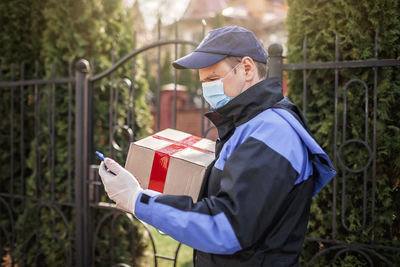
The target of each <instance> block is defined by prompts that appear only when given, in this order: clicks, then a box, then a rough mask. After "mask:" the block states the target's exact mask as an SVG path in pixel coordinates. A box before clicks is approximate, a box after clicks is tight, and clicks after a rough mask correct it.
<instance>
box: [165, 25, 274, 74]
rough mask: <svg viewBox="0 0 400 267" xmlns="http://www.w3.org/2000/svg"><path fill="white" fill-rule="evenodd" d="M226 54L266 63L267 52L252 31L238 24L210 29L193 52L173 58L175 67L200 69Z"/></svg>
mask: <svg viewBox="0 0 400 267" xmlns="http://www.w3.org/2000/svg"><path fill="white" fill-rule="evenodd" d="M228 56H234V57H246V56H248V57H251V58H252V59H253V60H255V61H258V62H261V63H265V64H266V63H267V52H266V51H265V50H264V48H263V46H262V44H261V43H260V42H259V41H258V40H257V38H256V36H255V35H254V33H253V32H252V31H249V30H247V29H245V28H242V27H239V26H225V27H222V28H218V29H215V30H212V31H210V32H209V33H208V34H207V35H206V37H204V39H203V41H201V43H200V44H199V46H198V47H197V48H196V49H195V50H194V52H192V53H190V54H188V55H186V56H184V57H182V58H179V59H177V60H175V61H174V62H173V63H172V66H174V68H176V69H202V68H206V67H208V66H211V65H214V64H215V63H217V62H219V61H221V60H223V59H224V58H226V57H228Z"/></svg>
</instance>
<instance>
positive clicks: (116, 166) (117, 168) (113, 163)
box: [104, 158, 124, 175]
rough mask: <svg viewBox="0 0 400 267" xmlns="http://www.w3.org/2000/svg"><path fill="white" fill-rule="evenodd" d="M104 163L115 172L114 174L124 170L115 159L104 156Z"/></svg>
mask: <svg viewBox="0 0 400 267" xmlns="http://www.w3.org/2000/svg"><path fill="white" fill-rule="evenodd" d="M104 163H105V164H106V166H107V168H108V169H109V170H110V171H111V172H113V173H115V175H118V174H119V173H120V172H122V171H123V170H124V168H123V167H122V166H121V165H119V164H118V163H117V162H116V161H115V160H113V159H110V158H105V159H104Z"/></svg>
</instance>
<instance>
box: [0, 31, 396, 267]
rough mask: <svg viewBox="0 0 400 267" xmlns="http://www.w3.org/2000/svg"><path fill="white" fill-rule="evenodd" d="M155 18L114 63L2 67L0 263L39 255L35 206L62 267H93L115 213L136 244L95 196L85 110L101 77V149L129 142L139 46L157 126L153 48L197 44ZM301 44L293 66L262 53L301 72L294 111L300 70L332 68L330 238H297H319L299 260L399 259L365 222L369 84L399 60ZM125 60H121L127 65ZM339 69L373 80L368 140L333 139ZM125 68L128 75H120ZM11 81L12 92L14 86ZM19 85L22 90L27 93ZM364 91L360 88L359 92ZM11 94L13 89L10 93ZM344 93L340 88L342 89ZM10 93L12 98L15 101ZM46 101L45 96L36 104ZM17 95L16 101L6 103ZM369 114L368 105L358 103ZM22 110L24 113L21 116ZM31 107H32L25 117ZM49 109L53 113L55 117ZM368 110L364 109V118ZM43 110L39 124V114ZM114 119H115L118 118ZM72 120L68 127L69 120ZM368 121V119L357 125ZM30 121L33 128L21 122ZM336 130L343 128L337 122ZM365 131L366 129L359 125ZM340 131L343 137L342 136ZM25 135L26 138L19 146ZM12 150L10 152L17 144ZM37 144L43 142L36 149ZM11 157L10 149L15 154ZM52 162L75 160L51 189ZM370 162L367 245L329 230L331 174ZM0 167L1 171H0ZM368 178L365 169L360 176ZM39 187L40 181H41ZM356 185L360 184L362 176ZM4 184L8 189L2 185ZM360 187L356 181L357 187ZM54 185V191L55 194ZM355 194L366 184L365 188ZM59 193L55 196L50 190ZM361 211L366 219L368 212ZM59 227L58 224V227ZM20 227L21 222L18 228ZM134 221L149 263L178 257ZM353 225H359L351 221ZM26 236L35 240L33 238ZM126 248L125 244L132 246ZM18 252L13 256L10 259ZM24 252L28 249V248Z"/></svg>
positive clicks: (279, 69) (276, 66)
mask: <svg viewBox="0 0 400 267" xmlns="http://www.w3.org/2000/svg"><path fill="white" fill-rule="evenodd" d="M160 32H161V25H160V24H159V25H158V41H157V42H155V43H153V44H150V45H147V46H143V47H141V48H138V49H136V48H134V50H133V52H132V53H130V54H128V55H126V56H124V57H123V58H121V59H120V60H119V61H117V62H115V64H114V62H113V65H112V67H111V68H109V69H107V70H106V71H104V72H101V73H98V74H95V73H93V72H91V70H90V64H89V62H88V61H86V60H80V61H79V62H78V63H77V64H76V72H75V75H74V74H73V72H72V69H73V68H72V62H70V63H69V66H68V70H69V71H68V73H69V75H68V77H66V78H57V77H55V76H54V75H53V77H51V78H49V79H40V78H39V74H38V73H39V66H38V64H37V63H36V67H35V72H36V76H35V79H30V80H24V72H25V69H24V64H22V65H21V67H20V69H19V71H18V73H19V75H20V78H19V79H16V78H15V76H16V73H17V72H16V70H15V66H12V67H11V72H10V77H11V78H10V80H9V81H3V80H2V79H1V77H0V80H1V81H0V93H1V95H2V96H7V97H8V98H9V99H10V102H9V106H8V109H9V112H8V114H7V116H8V118H6V119H4V120H3V122H2V127H1V129H2V131H3V133H4V135H6V134H7V135H8V136H9V138H10V141H9V143H10V146H9V148H2V149H8V150H9V154H10V158H7V159H2V161H1V164H8V165H9V167H10V173H9V174H2V178H1V185H0V186H1V187H0V213H1V219H2V221H0V241H1V247H0V256H1V260H0V261H1V262H2V263H3V264H9V265H11V266H15V265H16V264H17V262H18V265H20V266H25V265H26V262H27V258H26V257H27V253H26V252H27V250H28V249H29V250H30V249H31V247H30V246H34V247H35V250H34V253H33V257H35V258H36V259H35V260H34V261H33V262H35V263H36V265H40V259H39V258H40V257H41V256H42V254H43V253H42V251H41V247H40V236H39V234H41V233H42V232H41V229H40V219H39V218H40V215H41V214H43V213H46V212H47V213H49V212H51V213H52V214H53V215H54V219H52V220H53V222H52V223H51V225H52V229H51V233H50V234H49V236H50V237H49V238H52V240H54V243H57V244H58V245H57V246H59V247H60V250H61V251H62V255H64V256H65V265H68V266H94V264H95V258H96V244H97V242H98V239H99V235H100V232H101V229H102V226H103V225H104V223H105V222H106V221H108V220H111V222H112V226H111V228H112V229H113V227H115V225H116V222H117V221H118V220H119V218H120V217H121V216H123V217H124V220H126V219H127V220H129V222H130V226H131V227H132V229H133V230H132V232H131V237H129V239H130V240H131V241H132V244H134V243H135V235H134V234H132V233H133V232H134V230H135V229H134V228H135V227H136V226H135V224H134V220H135V219H134V218H133V217H132V216H130V215H126V214H124V213H121V212H120V211H118V210H116V209H115V207H114V206H113V205H112V204H110V203H104V202H101V201H100V200H101V198H100V196H101V195H102V194H103V192H102V190H101V182H100V180H99V177H98V175H97V168H98V166H97V165H95V164H94V163H95V160H94V159H93V157H92V155H93V152H94V144H93V135H94V132H93V129H94V123H95V121H94V114H93V113H94V109H93V105H94V104H95V103H93V101H94V100H93V99H94V94H96V90H99V87H98V84H99V83H101V82H102V81H108V82H106V83H107V84H109V86H110V98H109V105H108V107H109V110H108V114H109V120H108V130H109V133H108V135H109V144H108V147H109V151H108V152H109V153H108V155H110V156H114V155H115V154H117V153H121V151H122V150H123V148H122V147H121V146H120V145H119V144H118V143H117V141H116V140H115V138H114V136H115V133H116V131H117V130H122V131H125V132H126V135H127V136H128V137H127V138H128V139H129V141H133V140H134V133H135V116H136V114H135V112H134V107H133V103H134V99H135V73H136V62H135V58H137V56H138V55H140V54H141V53H143V52H145V51H148V50H152V49H155V50H157V55H158V57H157V58H158V80H157V96H156V99H157V101H156V107H157V108H156V110H157V112H156V114H157V116H156V129H157V130H158V129H160V92H161V90H160V86H161V84H160V76H161V73H160V72H161V67H160V58H161V47H163V46H166V45H174V50H175V58H177V57H178V53H177V47H178V45H182V44H186V45H190V46H196V45H197V43H196V42H193V41H187V40H179V39H178V38H177V37H178V25H177V24H175V39H174V40H161V37H160V36H161V34H160ZM203 36H204V25H203ZM306 44H307V39H306V38H305V40H304V62H302V63H296V64H283V56H282V47H281V46H280V45H277V44H275V45H271V46H270V47H269V48H268V51H269V57H270V60H269V77H273V76H279V77H282V73H283V72H284V71H302V72H303V112H304V113H305V114H306V113H307V75H306V74H307V71H309V70H317V69H331V70H333V71H334V84H335V87H334V92H335V108H334V110H333V111H332V112H334V120H335V121H334V124H333V125H334V129H333V131H334V144H335V146H334V155H332V158H333V159H334V164H335V166H338V167H340V168H342V169H343V170H344V171H343V172H342V173H343V176H342V177H336V178H335V180H334V181H333V195H332V207H333V208H332V212H333V217H332V231H333V232H332V239H329V240H328V239H321V238H307V241H306V242H319V243H323V244H327V247H328V248H326V249H324V250H321V251H320V252H319V253H317V254H316V255H315V256H314V257H313V258H312V259H311V260H310V262H309V263H308V265H312V264H314V263H315V262H316V260H317V259H318V258H319V257H322V256H324V255H325V254H326V253H328V252H331V251H336V253H335V255H334V258H333V259H332V260H333V262H335V261H336V258H337V257H340V255H342V254H343V253H345V252H348V251H355V252H357V253H359V254H360V255H362V256H363V257H364V258H365V259H366V261H367V262H368V263H369V264H370V265H371V266H373V260H372V259H371V255H372V256H374V257H377V258H379V259H380V260H381V262H383V263H385V264H387V265H389V266H394V265H396V264H398V263H395V262H391V260H390V259H388V258H386V257H384V256H382V255H380V254H379V252H378V251H379V250H389V251H393V252H395V253H398V252H400V248H398V247H392V246H382V245H378V244H375V243H374V226H375V221H374V220H375V214H374V212H375V206H374V205H375V203H374V196H375V194H376V159H375V155H376V123H377V114H376V110H377V87H378V76H377V71H378V68H380V67H394V68H396V67H398V66H400V61H399V60H395V59H388V60H384V59H378V55H377V41H376V44H375V51H376V52H375V55H376V59H374V60H364V61H351V62H342V61H339V55H338V51H339V50H338V41H337V37H336V50H335V51H336V54H335V59H336V60H335V61H333V62H321V63H313V62H311V63H308V62H307V54H306V49H305V47H306ZM129 64H130V65H129ZM126 66H130V67H129V68H130V73H131V74H130V75H124V77H122V78H120V77H116V76H117V75H116V73H117V71H118V70H119V69H120V68H123V67H125V68H127V67H126ZM347 68H372V69H373V70H374V84H373V94H374V95H373V104H372V107H373V118H372V134H373V138H372V140H373V142H372V144H371V143H369V141H368V140H369V139H368V138H366V139H364V140H361V139H349V140H346V139H343V140H341V146H337V145H336V144H338V143H339V142H338V132H339V128H338V126H339V125H338V124H339V122H338V121H339V120H338V116H339V113H338V102H339V99H340V98H339V93H338V92H339V91H338V89H339V70H341V69H347ZM53 73H55V67H53ZM129 76H130V77H129ZM176 77H177V74H176V72H175V73H174V81H175V82H174V84H175V90H174V105H173V107H174V113H173V127H176V118H177V78H176ZM353 83H359V84H361V85H362V86H364V87H367V85H366V83H365V82H364V81H362V80H361V79H353V80H350V81H348V82H347V83H346V84H345V85H344V92H346V91H347V89H348V87H349V86H350V85H351V84H353ZM18 89H19V90H18ZM59 90H67V91H68V94H67V95H68V97H67V100H66V102H65V100H59V99H58V97H57V96H58V92H59ZM123 90H125V93H126V94H127V96H128V97H127V103H126V106H124V107H122V108H124V109H125V110H126V112H125V115H126V116H125V117H124V118H121V117H120V116H121V115H120V114H119V112H118V110H119V109H120V108H121V106H119V105H120V104H119V103H120V102H119V100H118V99H120V97H121V95H120V94H121V91H123ZM28 92H30V93H29V94H28ZM366 92H368V90H366ZM16 94H18V96H17V95H16ZM27 95H29V97H31V96H33V98H32V99H26V96H27ZM345 95H346V94H345ZM16 99H19V102H17V101H16ZM44 101H45V103H46V104H43V103H44ZM343 101H344V107H345V108H344V115H343V116H344V120H343V123H344V124H345V123H346V119H345V118H346V112H347V110H348V107H347V106H346V98H345V97H344V98H343ZM366 102H367V103H366V107H365V109H367V108H368V107H369V106H370V105H368V97H367V98H366ZM15 103H18V107H16V106H15ZM59 104H66V105H67V112H66V113H65V114H63V115H64V116H60V115H57V113H56V109H57V106H58V105H59ZM202 106H203V107H202V115H203V114H204V110H205V105H204V101H203V105H202ZM367 113H368V111H367ZM29 114H30V115H29ZM32 114H33V115H32ZM25 116H31V118H32V120H33V123H32V125H25V124H24V119H23V118H24V117H25ZM57 116H58V117H57ZM366 117H368V116H366ZM43 118H45V121H46V123H44V122H43V120H44V119H43ZM60 120H61V121H64V125H66V128H65V129H62V130H63V131H66V132H67V134H66V137H67V140H66V142H65V143H64V144H65V146H66V148H65V147H64V148H62V149H65V150H66V157H65V158H63V159H56V158H55V154H56V153H55V152H56V150H57V149H60V147H59V146H57V140H56V139H57V138H58V136H59V132H58V131H59V129H57V122H58V121H60ZM121 120H122V121H123V123H120V121H121ZM201 122H202V134H203V136H204V135H206V133H207V132H208V131H209V129H210V127H211V126H210V125H209V124H208V125H206V124H205V123H204V120H203V119H202V120H201ZM73 125H74V126H73ZM366 125H368V122H367V123H366ZM31 126H33V128H28V127H31ZM343 128H344V129H345V128H346V127H343ZM366 132H368V131H366ZM343 136H346V135H345V134H344V135H343ZM27 142H30V143H29V144H27ZM351 142H355V143H359V144H362V145H363V146H365V147H366V148H367V151H368V154H369V160H368V163H367V164H366V166H364V167H362V168H361V169H357V170H353V169H351V168H348V167H347V166H346V165H345V164H344V163H343V162H342V161H341V157H340V154H341V150H342V149H343V147H344V146H345V145H346V144H349V143H351ZM28 146H33V149H34V151H35V152H34V153H33V154H34V158H30V159H29V164H30V173H26V164H27V159H26V156H25V152H26V151H27V149H28ZM17 149H18V150H19V153H16V150H17ZM44 149H46V150H45V151H44ZM15 155H18V158H16V156H15ZM60 160H64V161H67V165H68V166H74V167H73V168H68V169H66V170H65V171H66V172H67V174H66V177H67V182H66V184H65V185H64V186H63V187H62V188H61V189H59V188H57V185H58V183H59V181H57V175H58V173H57V172H56V168H55V166H56V165H57V164H58V162H59V161H60ZM43 162H46V164H47V166H43ZM368 168H371V169H372V173H373V175H372V185H373V186H372V189H371V191H372V200H371V201H372V202H371V205H372V209H371V211H370V216H367V213H368V211H367V210H366V206H364V207H363V215H362V216H363V220H362V227H361V229H362V228H365V227H366V223H367V220H370V225H372V230H371V237H370V239H371V242H370V243H368V244H361V243H348V242H346V241H345V240H338V239H337V238H336V231H337V225H338V223H339V222H338V219H337V216H336V214H337V205H336V204H337V202H338V196H337V195H338V191H337V186H338V185H337V180H338V179H342V180H343V181H345V180H346V176H345V174H346V171H347V172H363V171H365V170H366V169H368ZM4 175H5V176H4ZM28 176H34V177H35V179H34V181H35V182H34V184H33V185H27V184H26V181H27V179H26V178H27V177H28ZM366 179H367V178H366V177H364V181H365V180H366ZM44 184H46V185H47V187H45V186H44ZM364 184H365V182H364ZM5 186H7V188H6V187H5ZM342 186H343V190H342V194H345V192H346V188H345V187H346V183H345V182H343V183H342ZM364 189H365V186H364ZM61 191H62V192H61ZM364 194H366V192H365V191H364ZM60 195H61V196H62V198H59V196H60ZM341 197H342V205H341V208H342V212H341V215H342V218H341V223H342V224H343V226H344V227H345V229H346V230H348V231H350V230H351V229H348V227H347V226H346V220H345V218H344V217H343V216H344V214H345V209H346V203H345V197H344V196H343V195H342V196H341ZM26 208H29V209H30V211H29V212H28V213H27V214H25V217H24V218H19V213H21V212H22V211H23V210H24V209H26ZM99 210H101V211H103V212H104V213H103V214H102V216H101V217H100V218H99V217H96V216H95V213H96V212H97V211H99ZM367 217H368V219H367ZM17 220H22V221H23V222H22V224H18V225H22V228H18V229H17V228H16V227H15V225H17V224H16V221H17ZM29 220H35V226H34V227H33V228H29V229H26V228H24V227H25V225H26V222H27V221H29ZM60 225H61V226H60ZM18 227H20V226H18ZM57 227H61V228H62V229H64V230H66V231H65V232H66V233H67V236H66V238H65V240H67V243H63V242H62V241H61V239H60V238H59V236H58V233H59V232H58V228H57ZM143 227H144V228H145V230H146V231H148V233H149V234H150V241H151V249H152V252H153V254H154V257H153V261H154V265H155V266H157V264H158V259H166V260H170V261H172V262H173V264H174V266H175V265H176V264H177V255H178V253H179V250H180V247H181V246H180V244H179V245H178V246H177V248H176V250H175V255H174V256H173V257H169V256H163V255H159V254H158V252H157V248H156V246H155V243H154V240H153V237H152V235H151V232H150V231H149V229H148V227H147V225H146V224H143ZM357 230H359V229H357ZM116 238H117V237H116V236H114V235H113V231H111V236H110V240H109V244H110V246H111V261H110V264H111V265H115V266H118V265H120V266H121V264H126V262H124V263H119V262H118V260H115V251H114V243H115V241H116V240H115V239H116ZM17 242H22V243H23V244H24V245H23V246H22V250H21V251H18V252H16V251H15V246H16V243H17ZM33 244H34V245H33ZM132 248H133V245H132ZM15 255H18V257H19V258H16V256H15ZM130 256H131V259H130V261H131V262H134V260H135V251H133V250H131V251H130ZM29 257H32V255H30V256H29Z"/></svg>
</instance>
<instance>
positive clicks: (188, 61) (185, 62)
mask: <svg viewBox="0 0 400 267" xmlns="http://www.w3.org/2000/svg"><path fill="white" fill-rule="evenodd" d="M226 57H227V55H221V54H212V53H205V52H192V53H190V54H188V55H186V56H184V57H181V58H179V59H177V60H175V61H174V62H172V66H173V67H174V68H176V69H202V68H206V67H208V66H211V65H214V64H215V63H217V62H219V61H221V60H223V59H224V58H226Z"/></svg>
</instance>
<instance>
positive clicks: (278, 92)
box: [205, 77, 283, 139]
mask: <svg viewBox="0 0 400 267" xmlns="http://www.w3.org/2000/svg"><path fill="white" fill-rule="evenodd" d="M282 99H283V94H282V86H281V82H280V79H279V78H277V77H273V78H268V79H266V80H262V81H260V82H258V83H256V84H254V85H253V86H251V87H250V88H248V89H247V90H246V91H244V92H243V93H241V94H240V95H238V96H237V97H235V98H234V99H232V100H231V101H229V102H228V103H227V104H226V105H225V106H223V107H220V108H218V109H215V110H213V111H211V112H208V113H206V114H205V116H206V117H207V118H208V119H210V120H211V121H212V122H213V124H214V125H215V126H216V127H217V129H218V134H219V137H220V138H221V139H223V138H224V137H225V135H227V134H228V133H229V132H230V131H231V130H232V128H236V127H237V126H239V125H241V124H243V123H245V122H247V121H249V120H250V119H252V118H254V117H255V116H257V115H258V114H259V113H261V112H262V111H264V110H266V109H268V108H270V107H272V106H273V105H274V104H275V103H277V102H279V101H280V100H282Z"/></svg>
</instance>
